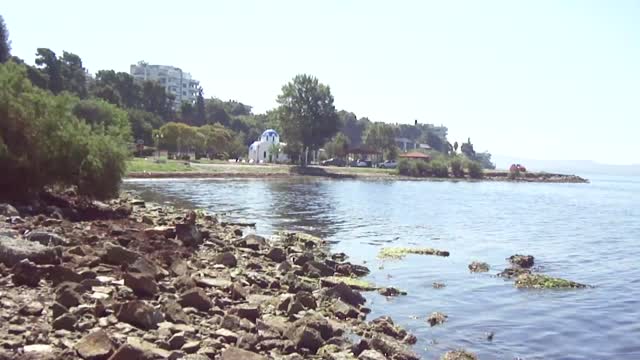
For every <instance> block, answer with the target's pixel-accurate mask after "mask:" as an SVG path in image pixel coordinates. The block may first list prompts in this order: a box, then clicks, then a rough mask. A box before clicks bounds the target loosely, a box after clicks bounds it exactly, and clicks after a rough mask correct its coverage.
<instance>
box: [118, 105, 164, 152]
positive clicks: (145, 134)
mask: <svg viewBox="0 0 640 360" xmlns="http://www.w3.org/2000/svg"><path fill="white" fill-rule="evenodd" d="M127 115H128V117H129V122H130V123H131V133H132V135H133V140H134V141H135V142H137V141H138V140H142V141H144V144H145V145H152V144H153V129H157V128H160V126H162V123H163V122H164V121H163V120H162V118H160V117H159V116H158V115H156V114H152V113H150V112H148V111H144V110H138V109H127Z"/></svg>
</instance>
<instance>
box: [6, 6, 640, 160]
mask: <svg viewBox="0 0 640 360" xmlns="http://www.w3.org/2000/svg"><path fill="white" fill-rule="evenodd" d="M0 15H2V16H3V17H4V20H5V23H6V25H7V27H8V29H9V32H10V40H11V42H12V44H11V45H12V54H13V55H16V56H19V57H21V58H23V59H24V60H26V61H27V62H28V63H33V61H34V58H35V55H34V54H35V52H36V49H37V48H38V47H47V48H50V49H52V50H53V51H55V52H56V53H59V54H62V51H63V50H66V51H69V52H73V53H75V54H78V55H79V56H80V57H81V58H82V60H83V62H84V65H85V67H86V68H87V69H88V70H89V71H90V72H92V73H95V72H96V71H98V70H103V69H114V70H116V71H125V72H128V71H129V66H130V65H131V64H134V63H136V62H138V61H140V60H145V61H147V62H149V63H152V64H163V65H173V66H177V67H180V68H182V69H183V70H184V71H187V72H190V73H191V74H192V76H193V77H194V78H196V79H198V80H199V81H200V83H201V85H202V87H203V88H204V92H205V96H206V97H210V96H215V97H218V98H221V99H223V100H227V99H233V100H237V101H241V102H243V103H245V104H249V105H252V106H253V107H254V112H256V113H259V112H263V111H266V110H269V109H271V108H273V107H275V106H276V97H277V95H278V94H279V93H280V90H281V88H282V85H284V84H285V83H286V82H288V81H290V80H291V79H292V78H293V77H294V76H295V75H297V74H301V73H306V74H310V75H313V76H316V77H317V78H318V79H319V80H320V81H321V82H322V83H324V84H327V85H329V86H330V87H331V92H332V94H333V96H334V97H335V105H336V107H337V108H338V109H344V110H347V111H351V112H354V113H355V114H356V115H357V116H358V117H364V116H366V117H368V118H369V119H371V120H372V121H384V122H390V123H413V121H414V120H415V119H417V120H418V121H419V122H421V123H432V124H436V125H445V126H447V127H448V128H449V140H450V141H451V142H452V143H453V141H459V142H462V141H466V139H467V138H468V137H470V138H471V141H472V143H473V144H474V147H475V149H476V151H485V150H488V151H489V152H491V153H493V154H501V155H510V156H515V157H522V158H530V159H542V160H554V159H558V160H560V159H561V160H594V161H597V162H601V163H613V164H631V163H640V158H639V157H640V156H639V154H640V141H637V138H638V135H639V134H640V21H638V19H640V1H625V0H617V1H605V0H601V1H589V0H575V1H569V0H531V1H511V0H505V1H491V0H487V1H474V0H469V1H461V0H460V1H458V0H447V1H426V0H423V1H420V0H417V1H408V0H407V1H402V0H398V1H373V0H368V1H367V0H362V1H356V0H323V1H311V0H308V1H302V0H290V1H284V0H282V1H279V0H272V1H259V0H254V1H251V0H233V1H230V0H229V1H188V0H183V1H179V2H176V1H172V2H169V1H159V0H156V1H119V0H112V1H110V2H108V3H105V2H90V1H64V0H57V1H6V2H4V4H3V5H2V8H1V9H0Z"/></svg>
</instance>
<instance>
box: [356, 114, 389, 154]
mask: <svg viewBox="0 0 640 360" xmlns="http://www.w3.org/2000/svg"><path fill="white" fill-rule="evenodd" d="M363 142H364V143H365V144H367V145H368V146H370V147H372V148H374V149H376V150H378V151H381V152H384V153H389V154H391V155H392V156H393V155H397V151H396V150H395V147H396V141H395V131H394V129H393V126H392V125H389V124H386V123H383V122H376V123H373V124H371V125H369V127H368V128H367V130H366V132H365V134H364V138H363Z"/></svg>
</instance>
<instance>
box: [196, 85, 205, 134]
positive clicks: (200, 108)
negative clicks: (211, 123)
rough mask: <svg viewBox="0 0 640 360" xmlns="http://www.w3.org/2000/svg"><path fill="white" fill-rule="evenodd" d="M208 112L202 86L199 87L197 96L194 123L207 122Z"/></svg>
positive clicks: (200, 124) (199, 124) (198, 124)
mask: <svg viewBox="0 0 640 360" xmlns="http://www.w3.org/2000/svg"><path fill="white" fill-rule="evenodd" d="M206 121H207V112H206V109H205V106H204V96H203V95H202V88H198V96H197V97H196V105H195V114H194V121H193V123H194V125H196V126H202V125H204V124H206Z"/></svg>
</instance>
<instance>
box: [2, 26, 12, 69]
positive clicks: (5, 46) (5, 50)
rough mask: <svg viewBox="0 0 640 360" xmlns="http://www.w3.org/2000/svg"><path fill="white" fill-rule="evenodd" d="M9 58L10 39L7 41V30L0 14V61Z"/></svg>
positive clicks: (5, 60)
mask: <svg viewBox="0 0 640 360" xmlns="http://www.w3.org/2000/svg"><path fill="white" fill-rule="evenodd" d="M9 59H11V41H9V30H7V25H6V24H5V23H4V18H3V17H2V15H0V63H5V62H7V61H9Z"/></svg>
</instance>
